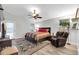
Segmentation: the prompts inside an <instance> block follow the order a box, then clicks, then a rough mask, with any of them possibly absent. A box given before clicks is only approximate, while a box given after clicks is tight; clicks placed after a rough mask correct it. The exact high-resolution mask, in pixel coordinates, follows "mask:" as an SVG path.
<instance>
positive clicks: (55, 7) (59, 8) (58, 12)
mask: <svg viewBox="0 0 79 59" xmlns="http://www.w3.org/2000/svg"><path fill="white" fill-rule="evenodd" d="M2 7H3V8H4V11H5V13H8V14H10V15H12V16H15V17H17V18H21V19H29V17H28V16H27V15H28V14H29V12H30V11H29V9H30V8H32V7H36V8H38V9H39V11H40V13H39V14H40V16H42V17H43V18H42V19H43V20H47V19H52V18H55V17H61V16H66V15H71V14H75V12H76V9H77V7H78V5H77V4H3V5H2Z"/></svg>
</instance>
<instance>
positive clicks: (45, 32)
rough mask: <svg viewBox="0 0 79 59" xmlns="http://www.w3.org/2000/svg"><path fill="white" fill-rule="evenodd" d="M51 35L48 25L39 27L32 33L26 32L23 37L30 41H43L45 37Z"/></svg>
mask: <svg viewBox="0 0 79 59" xmlns="http://www.w3.org/2000/svg"><path fill="white" fill-rule="evenodd" d="M50 36H51V28H50V27H41V28H38V30H36V32H34V33H27V34H26V35H25V39H27V40H28V41H30V42H33V43H37V42H39V41H43V40H44V39H45V38H46V39H47V38H48V37H50Z"/></svg>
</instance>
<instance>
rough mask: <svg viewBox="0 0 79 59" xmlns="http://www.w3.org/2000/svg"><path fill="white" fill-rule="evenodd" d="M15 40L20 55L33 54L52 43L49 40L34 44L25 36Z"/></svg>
mask: <svg viewBox="0 0 79 59" xmlns="http://www.w3.org/2000/svg"><path fill="white" fill-rule="evenodd" d="M15 42H16V47H17V49H18V51H19V55H32V54H33V53H35V52H37V51H38V50H40V49H42V48H43V47H45V46H46V45H48V44H49V43H50V42H49V41H43V42H39V43H38V44H33V43H31V42H29V41H27V40H25V39H24V38H19V39H15Z"/></svg>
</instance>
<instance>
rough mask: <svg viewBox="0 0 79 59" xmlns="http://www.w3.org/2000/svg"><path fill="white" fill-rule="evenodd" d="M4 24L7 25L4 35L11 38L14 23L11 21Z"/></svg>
mask: <svg viewBox="0 0 79 59" xmlns="http://www.w3.org/2000/svg"><path fill="white" fill-rule="evenodd" d="M6 26H7V32H6V35H7V36H9V37H10V38H13V33H14V24H13V23H6Z"/></svg>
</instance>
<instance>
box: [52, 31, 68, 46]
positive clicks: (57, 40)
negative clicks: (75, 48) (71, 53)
mask: <svg viewBox="0 0 79 59" xmlns="http://www.w3.org/2000/svg"><path fill="white" fill-rule="evenodd" d="M68 35H69V33H68V32H57V33H56V36H53V37H52V40H51V43H52V44H53V45H54V46H55V47H63V46H65V44H66V41H67V38H68Z"/></svg>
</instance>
